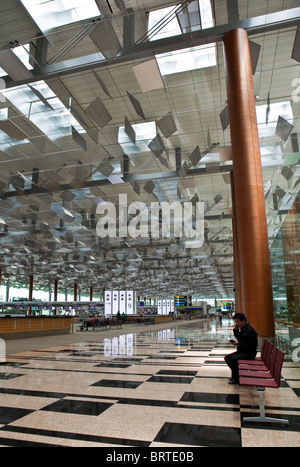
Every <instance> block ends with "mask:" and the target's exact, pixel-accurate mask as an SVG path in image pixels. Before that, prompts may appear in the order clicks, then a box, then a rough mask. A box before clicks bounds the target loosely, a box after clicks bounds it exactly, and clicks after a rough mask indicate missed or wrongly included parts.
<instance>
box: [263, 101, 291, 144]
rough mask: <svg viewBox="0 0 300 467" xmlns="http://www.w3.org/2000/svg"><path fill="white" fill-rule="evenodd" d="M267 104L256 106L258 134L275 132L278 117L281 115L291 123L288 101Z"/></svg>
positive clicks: (266, 134) (270, 134) (265, 134)
mask: <svg viewBox="0 0 300 467" xmlns="http://www.w3.org/2000/svg"><path fill="white" fill-rule="evenodd" d="M267 110H268V105H258V106H256V118H257V124H258V132H259V136H272V135H274V133H275V128H276V126H277V121H278V117H279V116H280V117H282V118H284V119H285V120H288V121H289V122H290V123H292V120H293V117H294V116H293V109H292V106H291V103H290V101H287V102H274V103H273V104H270V107H269V110H268V112H267Z"/></svg>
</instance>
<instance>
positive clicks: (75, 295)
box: [74, 284, 77, 302]
mask: <svg viewBox="0 0 300 467" xmlns="http://www.w3.org/2000/svg"><path fill="white" fill-rule="evenodd" d="M74 302H77V284H74Z"/></svg>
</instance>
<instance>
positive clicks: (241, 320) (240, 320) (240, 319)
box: [233, 313, 247, 329]
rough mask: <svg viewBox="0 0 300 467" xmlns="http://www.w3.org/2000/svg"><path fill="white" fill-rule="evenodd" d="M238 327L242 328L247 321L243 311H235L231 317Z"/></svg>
mask: <svg viewBox="0 0 300 467" xmlns="http://www.w3.org/2000/svg"><path fill="white" fill-rule="evenodd" d="M233 319H234V321H235V324H236V325H237V327H238V328H240V329H241V328H243V327H244V326H245V324H246V323H247V318H246V316H245V315H244V314H243V313H235V314H234V317H233Z"/></svg>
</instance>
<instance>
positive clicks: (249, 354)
mask: <svg viewBox="0 0 300 467" xmlns="http://www.w3.org/2000/svg"><path fill="white" fill-rule="evenodd" d="M233 319H234V328H233V334H234V336H235V338H236V339H237V341H234V340H233V339H231V340H230V342H231V343H232V345H235V346H236V347H237V349H236V352H233V353H231V354H228V355H226V357H225V362H226V363H227V365H228V366H229V368H230V369H231V378H230V380H229V384H239V368H238V361H239V360H253V359H254V358H255V357H256V353H257V345H258V341H257V332H256V331H255V329H253V327H252V326H250V324H249V323H248V321H247V318H246V316H245V315H244V314H243V313H235V315H234V317H233Z"/></svg>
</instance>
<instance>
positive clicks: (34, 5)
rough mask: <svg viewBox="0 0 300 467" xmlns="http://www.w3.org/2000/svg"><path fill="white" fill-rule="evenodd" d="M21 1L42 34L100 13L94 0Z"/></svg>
mask: <svg viewBox="0 0 300 467" xmlns="http://www.w3.org/2000/svg"><path fill="white" fill-rule="evenodd" d="M21 2H22V3H23V5H24V7H25V8H26V10H27V11H28V13H29V14H30V16H31V17H32V19H33V20H34V21H35V23H36V24H37V26H38V27H39V28H40V30H41V31H42V32H43V33H44V34H47V33H49V32H50V31H51V30H52V29H53V28H58V27H60V26H63V25H65V24H72V23H76V22H78V21H82V20H85V19H88V18H94V17H95V16H99V15H100V11H99V8H98V6H97V5H96V2H95V1H94V0H51V1H47V2H45V0H21ZM48 39H49V37H48ZM50 40H51V38H50Z"/></svg>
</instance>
